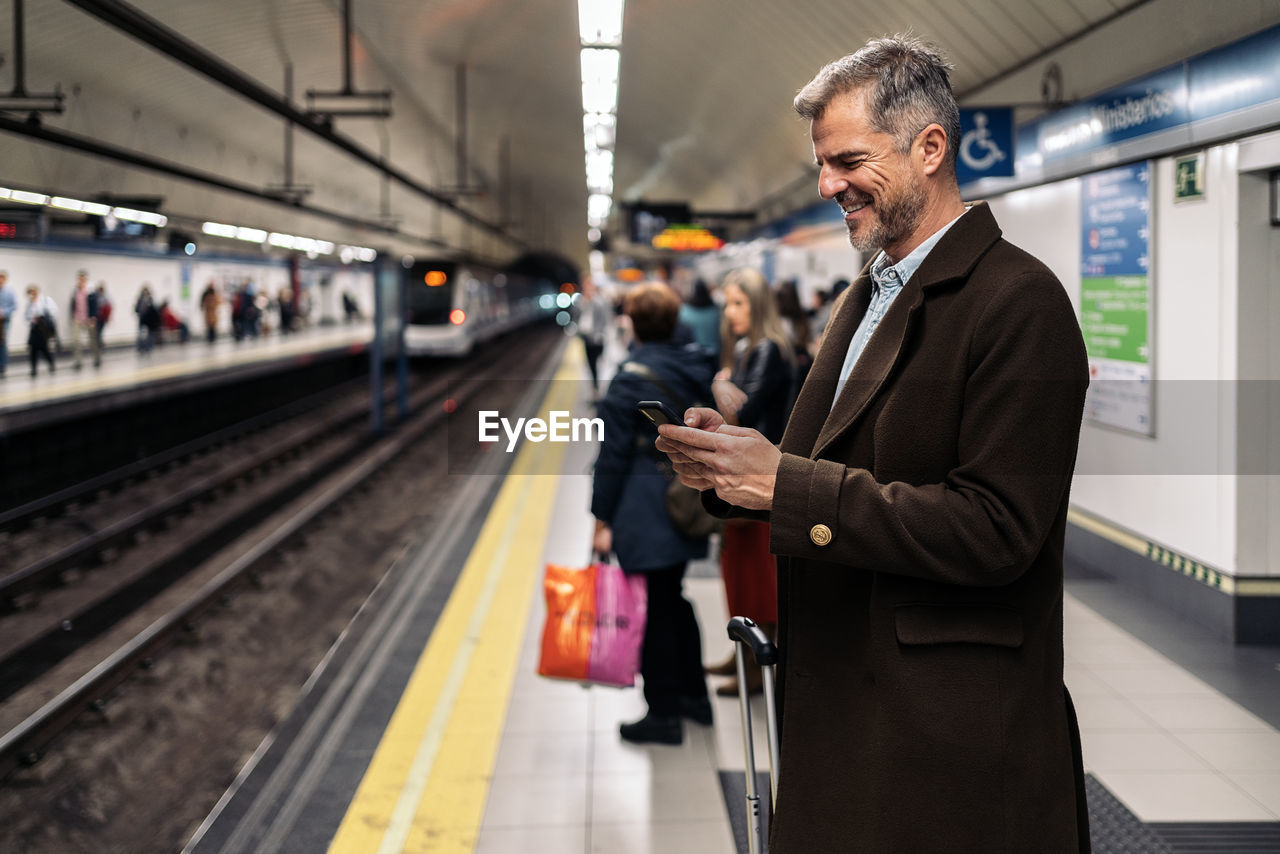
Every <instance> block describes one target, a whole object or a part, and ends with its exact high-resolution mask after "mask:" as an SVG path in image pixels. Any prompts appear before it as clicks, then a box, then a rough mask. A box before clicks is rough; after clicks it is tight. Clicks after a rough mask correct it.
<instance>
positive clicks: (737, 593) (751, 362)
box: [707, 267, 793, 696]
mask: <svg viewBox="0 0 1280 854" xmlns="http://www.w3.org/2000/svg"><path fill="white" fill-rule="evenodd" d="M723 290H724V320H723V322H722V324H721V334H722V337H723V345H722V347H721V352H722V353H724V354H725V356H724V359H725V366H724V367H723V368H722V369H721V370H720V372H719V373H718V374H716V377H715V381H714V382H713V383H712V384H711V392H712V394H713V395H714V396H715V399H716V407H717V408H718V409H719V410H720V414H721V415H723V416H724V419H725V421H726V422H728V423H729V424H736V425H738V426H739V427H752V428H754V429H756V430H759V431H760V432H761V433H763V434H764V435H765V436H766V437H767V438H768V439H769V440H770V441H771V442H773V443H775V444H776V443H778V442H779V441H781V440H782V431H783V428H784V427H786V425H787V416H788V415H789V414H790V408H791V407H790V403H791V387H792V370H793V368H792V361H791V352H792V351H791V344H790V342H789V341H788V340H787V336H786V333H785V332H784V331H783V328H782V322H781V320H780V319H779V317H778V309H777V305H776V304H775V302H774V298H773V294H772V292H770V290H769V283H768V282H767V281H765V278H764V276H763V275H761V274H760V272H759V271H757V270H752V269H750V268H745V267H744V268H741V269H737V270H733V271H731V272H730V273H729V274H728V275H726V276H725V278H724V282H723ZM720 575H721V577H722V578H723V579H724V592H725V598H726V599H727V600H728V605H729V614H730V616H734V617H750V618H751V619H753V620H755V621H756V622H757V623H759V624H760V625H761V626H763V627H764V629H765V631H766V632H768V633H770V634H772V633H773V630H774V627H775V626H776V625H777V622H778V570H777V564H776V563H775V561H774V558H773V555H772V554H770V553H769V524H768V523H767V522H757V521H751V520H746V519H731V520H729V521H727V522H726V523H725V528H724V533H723V535H722V537H721V542H720ZM707 671H708V672H709V673H712V674H716V675H722V676H723V675H731V674H732V673H733V672H734V662H733V660H732V659H730V660H729V661H727V662H723V663H721V664H718V665H714V666H712V667H708V668H707ZM747 687H748V688H749V690H751V691H752V692H756V691H759V690H760V671H759V669H756V668H752V669H751V670H750V671H749V675H748V685H747ZM716 693H717V694H720V695H722V696H734V695H736V694H737V693H738V683H737V680H736V679H734V680H732V681H730V682H729V683H728V684H726V685H721V686H720V687H719V688H717V689H716Z"/></svg>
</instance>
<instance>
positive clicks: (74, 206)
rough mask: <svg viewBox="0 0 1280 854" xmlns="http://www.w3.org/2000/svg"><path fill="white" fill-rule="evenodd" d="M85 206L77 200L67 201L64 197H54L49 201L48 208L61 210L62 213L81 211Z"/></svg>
mask: <svg viewBox="0 0 1280 854" xmlns="http://www.w3.org/2000/svg"><path fill="white" fill-rule="evenodd" d="M85 204H86V202H82V201H80V200H79V199H68V198H67V197H66V196H54V197H53V198H52V199H50V200H49V207H51V208H62V209H63V210H64V211H82V210H84V206H85Z"/></svg>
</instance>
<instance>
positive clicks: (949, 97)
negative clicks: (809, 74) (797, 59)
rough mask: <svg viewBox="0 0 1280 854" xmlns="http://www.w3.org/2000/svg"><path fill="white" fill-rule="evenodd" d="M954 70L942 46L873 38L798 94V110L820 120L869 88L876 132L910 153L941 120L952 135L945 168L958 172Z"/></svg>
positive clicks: (909, 39)
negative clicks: (839, 100) (835, 104)
mask: <svg viewBox="0 0 1280 854" xmlns="http://www.w3.org/2000/svg"><path fill="white" fill-rule="evenodd" d="M951 68H952V65H951V63H949V62H947V59H946V57H944V56H943V55H942V52H941V51H940V50H938V48H936V47H934V46H933V45H931V44H929V43H928V42H924V41H921V40H920V39H917V38H915V37H914V36H907V35H895V36H888V37H886V38H881V39H872V40H871V41H869V42H867V43H866V45H864V46H863V47H862V48H861V49H860V50H858V51H857V52H856V53H851V54H849V55H848V56H844V57H841V58H840V59H837V60H835V61H834V62H830V63H827V65H825V66H824V67H823V68H822V70H821V71H819V72H818V74H817V76H815V77H814V78H813V79H812V80H810V81H809V82H808V83H807V84H806V85H805V87H804V88H803V89H801V90H800V92H799V94H797V95H796V99H795V102H794V104H795V108H796V112H797V113H799V114H800V116H801V118H805V119H808V120H809V121H811V122H812V121H815V120H817V119H819V118H821V116H822V114H823V112H825V111H826V109H827V106H828V105H829V104H830V103H831V101H832V100H833V99H835V98H836V97H838V96H840V95H846V94H849V93H851V92H854V91H856V90H858V89H861V88H862V87H864V86H869V87H870V88H869V89H868V93H867V94H868V101H867V103H868V107H869V108H870V113H871V122H872V129H873V130H875V131H878V132H879V133H887V134H889V135H890V136H892V137H893V138H894V141H895V142H896V143H897V145H898V151H899V153H903V154H905V153H906V152H907V151H909V150H910V149H911V143H912V141H913V140H914V139H915V137H916V134H918V133H920V131H922V130H924V129H925V128H926V127H928V126H929V125H930V124H933V123H935V122H936V123H937V124H939V125H941V126H942V129H943V130H944V131H946V133H947V155H946V160H945V164H946V165H947V166H948V167H949V168H950V170H951V171H952V172H955V168H956V152H957V151H958V149H959V146H960V109H959V107H957V106H956V97H955V94H954V93H953V92H952V91H951V80H950V77H949V76H948V74H947V72H948V71H949V70H950V69H951Z"/></svg>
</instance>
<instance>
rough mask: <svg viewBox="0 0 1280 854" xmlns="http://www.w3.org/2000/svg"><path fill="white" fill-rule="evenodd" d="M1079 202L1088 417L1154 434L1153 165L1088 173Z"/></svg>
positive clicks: (1086, 408) (1111, 425)
mask: <svg viewBox="0 0 1280 854" xmlns="http://www.w3.org/2000/svg"><path fill="white" fill-rule="evenodd" d="M1081 194H1082V198H1081V200H1080V212H1081V217H1080V225H1081V228H1080V232H1081V234H1080V261H1081V267H1080V315H1081V316H1080V321H1081V326H1082V327H1083V330H1084V342H1085V349H1086V351H1087V352H1088V355H1089V395H1088V397H1087V399H1086V400H1085V417H1086V418H1088V419H1089V420H1091V421H1094V422H1096V423H1099V424H1106V425H1108V426H1110V427H1116V428H1119V429H1121V430H1128V431H1132V432H1134V433H1140V434H1142V435H1144V436H1154V435H1155V424H1154V419H1153V413H1154V407H1153V400H1152V392H1153V384H1152V364H1151V308H1152V301H1151V292H1152V287H1151V286H1152V279H1151V253H1150V243H1151V165H1150V163H1136V164H1133V165H1130V166H1121V167H1119V168H1117V169H1108V170H1107V171H1105V172H1096V173H1094V174H1092V175H1086V176H1085V177H1084V179H1083V180H1082V182H1081Z"/></svg>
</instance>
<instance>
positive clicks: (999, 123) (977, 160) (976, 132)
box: [956, 107, 1013, 186]
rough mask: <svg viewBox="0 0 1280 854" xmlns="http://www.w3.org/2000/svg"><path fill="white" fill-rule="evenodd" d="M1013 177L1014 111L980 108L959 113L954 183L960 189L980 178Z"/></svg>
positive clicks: (1007, 108)
mask: <svg viewBox="0 0 1280 854" xmlns="http://www.w3.org/2000/svg"><path fill="white" fill-rule="evenodd" d="M1012 174H1013V109H1012V108H1011V107H982V108H979V109H974V110H961V111H960V149H959V151H958V153H957V156H956V180H957V181H958V182H959V183H960V185H961V186H964V185H965V184H968V183H969V182H971V181H976V180H978V179H979V178H991V177H997V176H998V177H1008V176H1010V175H1012Z"/></svg>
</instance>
